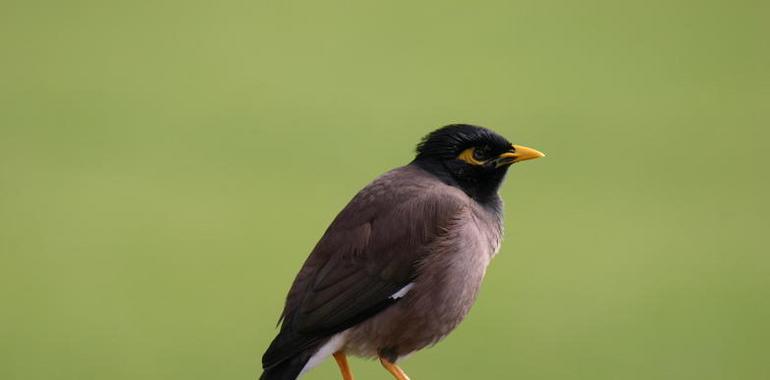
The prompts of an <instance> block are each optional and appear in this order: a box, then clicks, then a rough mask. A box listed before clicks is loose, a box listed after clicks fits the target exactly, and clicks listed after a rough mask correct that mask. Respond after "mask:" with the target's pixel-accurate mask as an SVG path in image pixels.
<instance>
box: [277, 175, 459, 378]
mask: <svg viewBox="0 0 770 380" xmlns="http://www.w3.org/2000/svg"><path fill="white" fill-rule="evenodd" d="M466 199H467V198H465V197H464V194H463V193H461V192H460V191H459V190H455V189H453V188H449V187H447V186H443V185H441V184H440V183H438V182H437V181H436V180H435V179H433V178H432V177H427V174H426V173H425V172H422V171H421V170H420V169H416V168H410V167H405V168H401V169H396V170H394V171H392V172H390V173H388V174H386V175H384V176H383V177H381V178H379V179H378V180H376V181H375V182H373V183H372V184H370V185H369V186H367V187H366V188H364V189H363V190H362V191H361V192H360V193H359V194H358V195H356V197H355V198H353V200H352V201H351V202H350V203H349V204H348V205H347V206H346V207H345V209H343V210H342V212H340V214H339V215H338V216H337V218H336V219H335V220H334V222H332V224H331V225H330V226H329V228H328V230H327V231H326V233H325V234H324V236H323V237H322V238H321V240H320V241H319V242H318V244H317V245H316V247H315V249H313V252H312V253H311V254H310V257H309V258H308V259H307V261H306V262H305V264H304V265H303V267H302V269H301V270H300V272H299V274H298V275H297V278H296V279H295V280H294V284H293V285H292V288H291V290H290V291H289V295H288V297H287V300H286V306H285V309H284V312H283V315H282V317H283V324H282V326H281V332H280V333H279V335H278V336H277V337H276V338H275V340H274V341H273V343H272V344H271V345H270V348H268V350H267V352H266V353H265V355H264V356H263V358H262V361H263V366H264V367H265V368H269V367H272V366H274V365H277V364H280V363H281V362H282V361H284V360H286V359H288V358H290V357H292V356H293V355H295V354H296V353H298V352H300V351H302V350H304V349H307V348H308V347H309V346H312V345H313V344H316V343H318V342H319V341H321V340H323V339H325V338H327V337H329V336H331V335H333V334H335V333H337V332H340V331H343V330H345V329H347V328H349V327H351V326H353V325H355V324H358V323H360V322H361V321H363V320H365V319H367V318H369V317H371V316H372V315H374V314H377V313H379V312H380V311H382V310H383V309H385V308H386V307H388V306H390V305H391V304H393V303H394V302H396V299H394V298H392V297H391V296H392V295H393V294H394V293H396V292H397V291H398V290H400V289H401V288H403V287H404V286H406V285H408V284H409V283H410V282H411V281H413V280H414V277H415V275H416V264H417V263H418V262H419V260H420V259H421V258H422V257H423V255H424V254H425V253H426V252H425V251H426V247H427V246H428V245H429V244H430V242H431V241H433V240H434V239H435V238H436V237H437V236H438V235H439V234H441V233H442V231H443V230H442V228H443V226H445V225H446V224H447V223H448V222H449V221H450V220H451V219H452V217H453V216H455V215H456V214H457V213H458V212H459V211H460V209H461V208H462V207H464V206H465V205H466Z"/></svg>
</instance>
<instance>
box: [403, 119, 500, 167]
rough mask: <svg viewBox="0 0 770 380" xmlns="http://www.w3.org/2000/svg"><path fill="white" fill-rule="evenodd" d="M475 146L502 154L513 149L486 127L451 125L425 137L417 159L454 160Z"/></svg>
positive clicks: (418, 147)
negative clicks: (484, 147) (486, 147)
mask: <svg viewBox="0 0 770 380" xmlns="http://www.w3.org/2000/svg"><path fill="white" fill-rule="evenodd" d="M474 146H478V147H481V146H488V147H489V148H491V151H493V152H498V151H499V153H502V152H505V151H507V150H509V149H510V148H511V143H510V142H509V141H508V140H506V138H505V137H503V136H500V135H499V134H497V133H495V132H494V131H492V130H489V129H487V128H484V127H479V126H475V125H470V124H450V125H447V126H445V127H443V128H439V129H437V130H435V131H433V132H431V133H429V134H428V135H427V136H425V137H423V139H422V141H421V142H420V143H419V144H418V145H417V159H421V158H436V159H444V160H447V159H454V158H456V157H457V155H458V154H460V152H462V151H463V150H465V149H467V148H470V147H474Z"/></svg>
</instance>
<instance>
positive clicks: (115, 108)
mask: <svg viewBox="0 0 770 380" xmlns="http://www.w3.org/2000/svg"><path fill="white" fill-rule="evenodd" d="M769 19H770V3H769V2H767V1H730V2H728V1H658V0H653V1H633V2H617V1H591V0H589V1H579V2H578V1H535V0H530V1H515V2H475V3H474V2H445V1H427V2H412V1H395V2H393V1H389V2H383V1H380V2H358V1H347V2H343V1H337V2H330V1H315V2H313V1H306V2H296V1H275V2H264V1H220V2H204V1H179V0H172V1H166V0H161V1H34V0H25V1H15V0H14V1H8V0H5V1H3V2H2V3H0V107H1V108H0V255H1V256H0V260H1V261H0V302H1V305H0V378H2V379H7V380H11V379H47V380H51V379H186V380H190V379H254V378H255V377H256V376H257V374H258V372H259V371H258V364H257V363H258V360H259V357H260V356H261V354H262V352H263V350H264V349H265V348H266V346H267V344H268V343H269V341H270V339H271V338H272V336H273V335H274V333H275V329H274V326H275V322H276V319H277V317H278V314H279V312H280V309H281V307H282V298H283V296H284V295H285V292H286V290H287V288H288V287H289V285H290V283H291V280H292V278H293V276H294V274H295V273H296V271H297V270H298V268H299V266H300V265H301V263H302V262H303V260H304V259H305V257H306V255H307V254H308V252H309V251H310V249H311V248H312V247H313V245H314V243H315V242H316V241H317V239H318V238H319V237H320V235H321V234H322V232H323V231H324V229H325V228H326V226H327V224H328V223H329V222H330V220H331V219H332V218H333V217H334V215H335V214H336V212H337V211H338V210H339V209H340V208H342V207H343V206H344V205H345V203H346V202H347V201H348V200H349V199H350V198H351V197H352V196H353V194H355V192H356V191H358V190H359V189H360V188H361V187H363V186H364V185H366V183H368V182H369V181H370V180H371V179H373V178H375V177H376V176H377V175H379V174H380V173H382V172H383V171H385V170H387V169H390V168H393V167H396V166H399V165H402V164H404V163H407V162H408V161H410V159H411V157H412V152H413V147H414V145H415V144H416V143H417V141H418V140H419V138H420V137H421V136H423V135H424V134H425V133H427V132H429V131H430V130H432V129H435V128H436V127H439V126H441V125H444V124H448V123H451V122H470V123H477V124H481V125H485V126H488V127H490V128H493V129H495V130H497V131H498V132H500V133H502V134H503V135H505V136H507V137H508V138H509V139H510V140H512V141H513V142H514V143H517V144H522V145H527V146H532V147H534V148H537V149H540V150H542V151H544V152H546V153H547V154H548V157H546V158H545V159H542V160H537V161H531V162H527V163H525V164H521V165H517V166H515V167H514V168H513V169H512V171H511V173H510V175H509V177H508V180H507V182H506V184H505V185H504V188H503V190H502V196H503V198H504V200H505V202H506V211H507V226H508V228H507V234H506V239H505V241H504V244H503V247H502V250H501V252H500V254H499V255H498V256H497V258H496V259H495V260H494V262H493V264H492V266H491V267H490V270H489V271H488V274H487V279H486V282H485V284H484V286H483V288H482V292H481V295H480V298H479V300H478V303H477V304H476V306H475V307H474V309H473V311H472V312H471V314H470V315H469V317H468V319H467V320H466V321H465V322H464V323H463V324H462V325H461V326H460V328H459V329H458V330H456V331H455V332H454V333H453V334H452V335H451V336H450V337H448V338H447V339H446V340H445V341H444V342H442V343H440V344H439V345H438V346H437V347H435V348H433V349H430V350H426V351H423V352H420V353H418V354H415V355H413V356H412V357H410V358H408V359H407V360H406V361H405V362H404V367H405V368H406V370H407V372H408V373H409V374H410V375H411V376H412V377H413V378H414V379H417V380H427V379H443V380H446V379H501V378H511V379H527V380H530V379H532V380H534V379H553V380H557V379H558V380H568V379H590V380H600V379H607V380H610V379H612V380H615V379H624V380H625V379H640V380H642V379H644V380H647V379H676V380H681V379H699V380H702V379H749V380H754V379H757V380H759V379H768V378H770V358H769V357H768V353H770V257H769V255H768V248H767V245H768V244H767V240H768V227H769V223H768V214H769V213H770V202H769V201H768V194H770V180H769V179H768V176H770V168H769V165H768V161H770V159H768V153H767V146H768V140H769V139H770V131H768V127H769V124H770V104H769V103H770V70H769V69H770V48H769V46H770V45H768V36H770V22H768V20H769ZM352 365H353V368H354V370H355V372H356V374H357V375H359V378H360V379H389V378H390V377H389V375H388V374H387V373H386V372H384V371H383V370H382V369H381V368H380V367H379V365H378V364H377V363H376V362H373V361H362V360H353V363H352ZM306 378H307V379H337V378H338V374H337V371H336V368H335V366H334V365H333V363H331V362H327V363H325V364H324V365H322V366H321V367H319V368H318V369H316V370H314V371H313V372H311V373H310V374H309V375H308V376H307V377H306Z"/></svg>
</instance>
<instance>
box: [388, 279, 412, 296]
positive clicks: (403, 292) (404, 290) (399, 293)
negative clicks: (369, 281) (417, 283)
mask: <svg viewBox="0 0 770 380" xmlns="http://www.w3.org/2000/svg"><path fill="white" fill-rule="evenodd" d="M413 287H414V282H410V283H408V284H407V285H406V286H404V287H403V288H401V289H399V290H398V291H397V292H395V293H393V295H392V296H390V298H393V299H394V300H397V299H399V298H403V297H404V296H405V295H406V293H409V291H410V290H412V288H413Z"/></svg>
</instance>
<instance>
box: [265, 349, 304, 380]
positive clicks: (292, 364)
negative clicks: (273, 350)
mask: <svg viewBox="0 0 770 380" xmlns="http://www.w3.org/2000/svg"><path fill="white" fill-rule="evenodd" d="M317 350H318V347H312V348H311V349H307V350H305V351H302V352H300V353H298V354H297V355H294V356H292V357H291V358H288V359H286V360H284V361H282V362H280V363H278V364H276V365H273V366H271V367H268V368H265V369H264V372H262V376H260V377H259V380H295V379H297V377H299V375H300V372H302V369H303V368H305V365H306V364H307V362H308V360H310V358H311V357H312V356H313V354H314V353H315V352H316V351H317Z"/></svg>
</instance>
